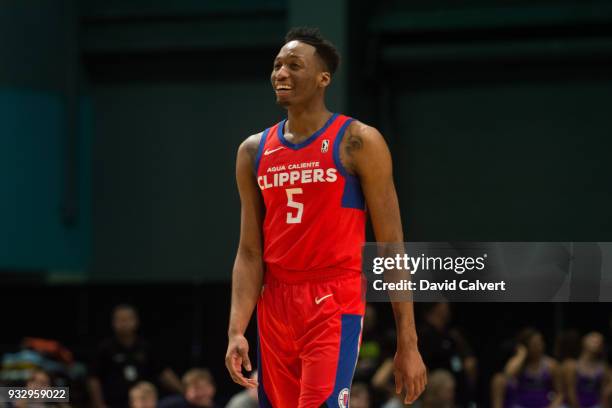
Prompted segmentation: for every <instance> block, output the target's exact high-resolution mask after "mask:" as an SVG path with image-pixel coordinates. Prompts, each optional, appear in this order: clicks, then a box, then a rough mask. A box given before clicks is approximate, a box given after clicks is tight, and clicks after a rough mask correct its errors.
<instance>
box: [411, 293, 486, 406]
mask: <svg viewBox="0 0 612 408" xmlns="http://www.w3.org/2000/svg"><path fill="white" fill-rule="evenodd" d="M424 306H426V308H425V310H424V314H423V318H424V319H423V322H422V323H421V324H419V325H418V326H417V332H418V335H419V350H420V352H421V355H422V356H423V361H424V362H425V366H426V367H427V369H428V370H430V371H434V370H437V369H443V370H447V371H448V372H450V373H451V374H452V375H453V377H454V378H455V382H456V383H457V391H458V392H457V395H456V400H457V403H458V404H459V405H462V406H468V405H470V404H471V403H473V402H474V400H475V395H476V385H477V377H478V362H477V360H476V357H475V356H474V354H473V352H472V349H471V347H470V346H469V344H468V342H467V341H466V339H465V338H464V336H463V335H462V334H461V332H460V331H459V330H457V329H456V328H453V327H452V326H451V319H452V314H451V309H450V305H449V304H448V303H433V304H431V305H424Z"/></svg>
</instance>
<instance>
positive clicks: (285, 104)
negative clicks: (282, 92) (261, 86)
mask: <svg viewBox="0 0 612 408" xmlns="http://www.w3.org/2000/svg"><path fill="white" fill-rule="evenodd" d="M276 104H277V105H279V106H282V107H283V108H288V107H289V106H291V101H289V100H288V99H280V98H276Z"/></svg>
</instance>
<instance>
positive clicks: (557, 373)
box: [491, 328, 563, 408]
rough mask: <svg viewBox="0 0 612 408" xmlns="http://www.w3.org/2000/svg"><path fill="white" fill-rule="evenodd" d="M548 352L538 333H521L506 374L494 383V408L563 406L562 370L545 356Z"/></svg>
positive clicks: (492, 396) (549, 407) (532, 331)
mask: <svg viewBox="0 0 612 408" xmlns="http://www.w3.org/2000/svg"><path fill="white" fill-rule="evenodd" d="M545 349H546V345H545V343H544V338H543V336H542V334H541V333H540V332H539V331H537V330H535V329H532V328H526V329H523V330H522V331H521V332H520V333H519V336H518V345H517V347H516V351H515V353H514V355H513V356H512V357H511V358H510V359H509V360H508V362H507V363H506V367H505V368H504V373H498V374H496V375H495V376H494V377H493V380H492V382H491V405H492V407H493V408H503V407H528V408H553V407H561V406H562V405H561V404H562V402H563V394H562V388H563V387H562V375H561V370H560V367H559V365H558V363H557V362H556V361H555V360H554V359H552V358H551V357H549V356H547V355H546V354H545Z"/></svg>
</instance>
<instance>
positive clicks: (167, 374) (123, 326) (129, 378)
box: [89, 305, 182, 408]
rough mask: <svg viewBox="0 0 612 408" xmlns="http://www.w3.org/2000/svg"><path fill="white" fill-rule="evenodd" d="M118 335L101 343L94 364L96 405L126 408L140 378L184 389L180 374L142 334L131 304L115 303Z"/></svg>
mask: <svg viewBox="0 0 612 408" xmlns="http://www.w3.org/2000/svg"><path fill="white" fill-rule="evenodd" d="M112 325H113V330H114V336H113V337H111V338H109V339H106V340H104V341H103V342H102V343H101V344H100V346H99V347H98V351H97V353H96V356H95V358H94V361H93V363H92V365H91V367H90V378H89V390H90V394H91V400H92V403H93V406H94V408H104V407H109V408H124V407H127V406H128V404H129V398H128V392H129V389H130V388H131V387H132V386H133V385H135V384H136V383H138V382H140V381H150V382H155V381H156V380H160V381H161V383H162V384H163V385H165V386H166V387H167V388H168V389H169V390H172V391H175V392H181V390H182V387H181V382H180V381H179V379H178V377H177V376H176V374H175V373H174V372H173V371H172V370H171V369H170V368H167V367H163V366H162V365H161V364H159V362H158V359H157V356H156V355H155V353H154V352H153V351H152V350H151V347H150V346H149V344H148V343H147V342H146V341H145V340H144V339H143V338H141V337H139V336H138V333H137V332H138V325H139V322H138V314H137V312H136V309H134V307H132V306H130V305H119V306H117V307H115V309H114V310H113V314H112Z"/></svg>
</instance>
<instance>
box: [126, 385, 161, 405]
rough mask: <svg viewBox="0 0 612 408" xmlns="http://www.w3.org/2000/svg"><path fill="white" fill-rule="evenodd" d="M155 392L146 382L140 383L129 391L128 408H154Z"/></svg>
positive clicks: (155, 402) (153, 387)
mask: <svg viewBox="0 0 612 408" xmlns="http://www.w3.org/2000/svg"><path fill="white" fill-rule="evenodd" d="M156 406H157V390H156V389H155V386H154V385H153V384H151V383H150V382H148V381H141V382H139V383H138V384H136V385H135V386H133V387H132V388H131V389H130V408H155V407H156Z"/></svg>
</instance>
